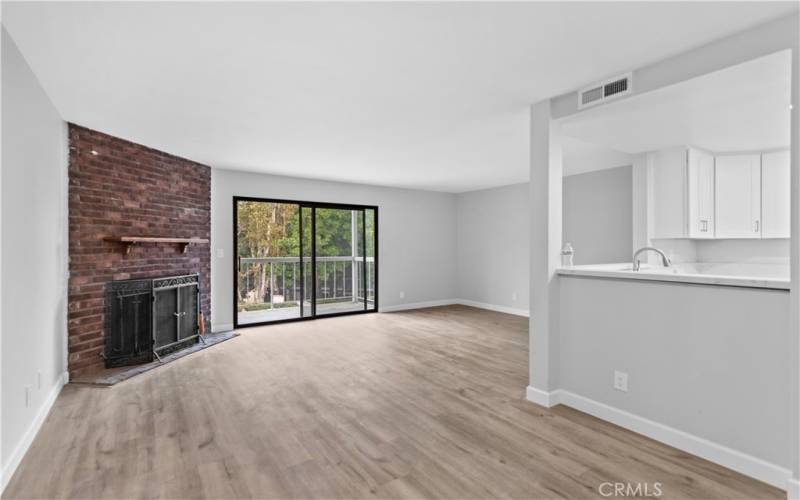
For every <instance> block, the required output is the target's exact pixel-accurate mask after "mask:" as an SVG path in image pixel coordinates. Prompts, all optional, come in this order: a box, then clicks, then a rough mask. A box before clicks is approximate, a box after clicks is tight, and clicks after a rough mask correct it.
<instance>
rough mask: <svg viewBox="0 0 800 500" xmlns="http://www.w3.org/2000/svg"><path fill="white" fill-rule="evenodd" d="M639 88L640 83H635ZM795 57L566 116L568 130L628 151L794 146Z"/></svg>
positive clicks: (770, 59) (781, 56)
mask: <svg viewBox="0 0 800 500" xmlns="http://www.w3.org/2000/svg"><path fill="white" fill-rule="evenodd" d="M633 84H634V85H636V82H635V81H634V82H633ZM790 103H791V54H790V53H789V51H783V52H778V53H776V54H772V55H769V56H765V57H761V58H758V59H754V60H753V61H748V62H746V63H743V64H739V65H737V66H733V67H730V68H726V69H723V70H720V71H717V72H714V73H710V74H708V75H703V76H701V77H698V78H694V79H691V80H687V81H685V82H681V83H679V84H676V85H672V86H669V87H666V88H663V89H660V90H657V91H653V92H648V93H646V94H641V95H638V96H634V97H632V98H629V99H623V100H620V101H618V102H615V103H609V104H608V105H604V106H600V107H597V108H593V109H590V110H586V111H584V112H582V113H580V114H577V115H573V117H571V118H568V119H565V120H564V123H563V125H562V131H563V133H564V134H566V135H568V136H570V137H573V138H576V139H579V140H581V141H586V142H589V143H592V144H594V145H596V146H598V147H600V146H602V147H608V148H613V149H617V150H619V151H623V152H626V153H641V152H646V151H653V150H657V149H663V148H668V147H671V146H681V145H691V146H697V147H700V148H704V149H707V150H709V151H713V152H735V151H754V150H766V149H777V148H787V147H789V136H790V126H789V104H790Z"/></svg>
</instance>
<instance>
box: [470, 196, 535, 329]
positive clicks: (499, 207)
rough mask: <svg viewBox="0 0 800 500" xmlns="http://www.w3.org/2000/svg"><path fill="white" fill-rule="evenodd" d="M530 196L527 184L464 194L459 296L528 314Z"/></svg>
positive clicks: (508, 310)
mask: <svg viewBox="0 0 800 500" xmlns="http://www.w3.org/2000/svg"><path fill="white" fill-rule="evenodd" d="M529 194H530V193H529V188H528V184H527V183H525V184H514V185H512V186H505V187H500V188H495V189H484V190H480V191H472V192H469V193H462V194H459V195H458V245H457V260H458V293H459V296H458V298H459V299H463V300H465V301H472V302H479V303H481V304H488V305H492V306H497V308H498V309H501V310H506V311H507V312H513V313H516V314H527V313H528V304H529V302H530V301H529V298H528V297H529V294H530V289H529V288H530V287H529V286H528V282H529V276H528V268H529V251H528V249H529V247H530V244H529V243H530V242H529V231H528V226H529V224H528V219H529V212H528V210H529V208H528V206H529ZM514 294H516V299H514Z"/></svg>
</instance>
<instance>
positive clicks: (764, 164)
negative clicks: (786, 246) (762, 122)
mask: <svg viewBox="0 0 800 500" xmlns="http://www.w3.org/2000/svg"><path fill="white" fill-rule="evenodd" d="M790 171H791V167H790V160H789V151H778V152H774V153H764V154H763V155H761V237H762V238H788V237H789V218H790V214H791V207H790V201H789V199H790V194H789V193H790V189H791V188H790V184H789V181H790Z"/></svg>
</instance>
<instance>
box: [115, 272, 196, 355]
mask: <svg viewBox="0 0 800 500" xmlns="http://www.w3.org/2000/svg"><path fill="white" fill-rule="evenodd" d="M199 293H200V280H199V275H197V274H190V275H186V276H170V277H165V278H155V279H152V278H149V279H138V280H124V281H112V282H110V283H108V284H107V285H106V347H105V360H106V366H107V367H112V366H121V365H130V364H136V363H146V362H148V361H152V360H153V359H154V358H158V357H159V356H161V355H164V354H166V353H169V352H172V351H176V350H178V349H183V348H184V347H188V346H189V345H191V344H194V343H195V342H197V340H198V338H199V335H198V334H199V322H198V319H199V314H200V300H199Z"/></svg>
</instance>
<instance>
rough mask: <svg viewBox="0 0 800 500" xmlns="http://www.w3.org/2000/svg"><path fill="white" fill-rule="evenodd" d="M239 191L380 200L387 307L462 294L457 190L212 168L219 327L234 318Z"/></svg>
mask: <svg viewBox="0 0 800 500" xmlns="http://www.w3.org/2000/svg"><path fill="white" fill-rule="evenodd" d="M233 196H254V197H263V198H278V199H285V200H301V201H320V202H333V203H354V204H364V205H378V217H379V221H378V237H379V242H378V244H379V249H378V258H379V280H378V286H379V296H378V301H379V307H380V309H381V310H387V309H391V308H392V307H403V306H405V305H408V304H424V303H430V302H436V301H445V300H450V299H453V298H455V297H456V258H455V256H456V195H454V194H450V193H436V192H432V191H416V190H409V189H394V188H386V187H376V186H367V185H361V184H347V183H341V182H326V181H315V180H308V179H299V178H293V177H282V176H274V175H265V174H254V173H247V172H236V171H231V170H222V169H213V170H212V172H211V247H212V254H211V320H212V324H213V328H214V329H215V330H221V329H226V328H231V327H232V324H233V304H232V300H233V260H232V257H233V241H232V232H233V222H232V221H233V206H232V205H233V203H232V199H233ZM220 250H221V251H222V257H220V256H219V251H220ZM401 291H402V292H405V298H403V299H401V298H400V292H401Z"/></svg>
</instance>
